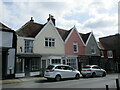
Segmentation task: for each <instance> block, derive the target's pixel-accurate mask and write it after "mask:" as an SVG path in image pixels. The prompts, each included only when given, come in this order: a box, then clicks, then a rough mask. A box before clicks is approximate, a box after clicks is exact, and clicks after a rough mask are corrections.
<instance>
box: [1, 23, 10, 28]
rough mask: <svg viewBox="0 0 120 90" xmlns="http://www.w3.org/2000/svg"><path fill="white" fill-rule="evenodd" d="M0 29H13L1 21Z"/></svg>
mask: <svg viewBox="0 0 120 90" xmlns="http://www.w3.org/2000/svg"><path fill="white" fill-rule="evenodd" d="M0 30H11V28H9V27H8V26H6V25H4V24H3V23H1V22H0Z"/></svg>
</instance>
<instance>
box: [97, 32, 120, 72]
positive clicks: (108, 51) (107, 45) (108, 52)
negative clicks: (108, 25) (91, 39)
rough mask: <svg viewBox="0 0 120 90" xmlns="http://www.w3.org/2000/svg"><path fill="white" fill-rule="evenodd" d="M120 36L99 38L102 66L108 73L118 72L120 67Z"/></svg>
mask: <svg viewBox="0 0 120 90" xmlns="http://www.w3.org/2000/svg"><path fill="white" fill-rule="evenodd" d="M119 37H120V34H115V35H110V36H106V37H102V38H99V41H100V42H99V46H100V50H101V60H102V61H101V62H102V63H101V64H103V65H102V66H103V67H104V68H105V69H106V71H108V72H117V71H118V70H119V68H120V67H118V66H119V64H120V45H119V42H120V38H119Z"/></svg>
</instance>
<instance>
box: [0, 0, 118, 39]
mask: <svg viewBox="0 0 120 90" xmlns="http://www.w3.org/2000/svg"><path fill="white" fill-rule="evenodd" d="M118 1H119V0H29V2H28V0H16V2H15V0H2V1H0V15H1V18H0V22H2V23H4V24H5V25H7V26H9V27H10V28H12V29H13V30H18V29H19V28H20V27H21V26H22V25H24V24H25V23H26V22H28V21H29V20H30V18H31V17H33V18H34V20H35V22H37V23H40V24H44V23H46V22H47V18H48V16H49V14H51V15H53V16H54V18H55V19H56V27H59V28H63V29H66V30H69V29H71V28H72V27H73V26H74V25H75V26H76V28H77V30H78V32H80V33H88V32H90V31H93V33H94V35H95V37H96V39H98V38H99V37H104V36H108V35H114V34H116V33H117V32H118Z"/></svg>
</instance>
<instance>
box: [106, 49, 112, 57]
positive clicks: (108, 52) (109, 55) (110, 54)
mask: <svg viewBox="0 0 120 90" xmlns="http://www.w3.org/2000/svg"><path fill="white" fill-rule="evenodd" d="M107 55H108V58H113V52H112V51H111V50H109V51H107Z"/></svg>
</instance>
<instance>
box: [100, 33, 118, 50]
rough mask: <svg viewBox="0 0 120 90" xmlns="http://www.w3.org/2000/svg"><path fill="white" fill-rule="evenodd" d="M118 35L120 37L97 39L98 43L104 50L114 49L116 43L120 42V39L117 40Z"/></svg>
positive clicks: (112, 36) (116, 45)
mask: <svg viewBox="0 0 120 90" xmlns="http://www.w3.org/2000/svg"><path fill="white" fill-rule="evenodd" d="M118 35H119V37H120V34H116V35H111V36H107V37H102V38H99V41H100V43H101V45H102V46H103V47H104V49H106V50H111V49H116V48H117V47H118V42H120V38H119V39H118Z"/></svg>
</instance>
